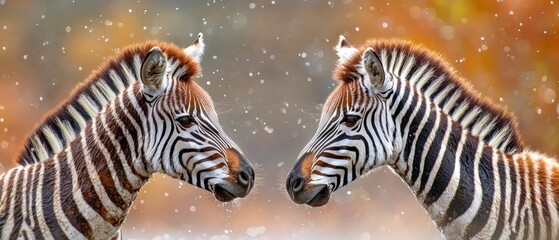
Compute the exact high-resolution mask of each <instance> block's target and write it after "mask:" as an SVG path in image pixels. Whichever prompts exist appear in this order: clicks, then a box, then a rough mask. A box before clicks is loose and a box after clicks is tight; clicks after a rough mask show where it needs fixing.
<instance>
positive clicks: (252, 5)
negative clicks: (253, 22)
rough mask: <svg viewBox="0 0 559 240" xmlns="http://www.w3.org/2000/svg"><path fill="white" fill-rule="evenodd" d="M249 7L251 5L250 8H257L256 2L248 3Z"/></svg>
mask: <svg viewBox="0 0 559 240" xmlns="http://www.w3.org/2000/svg"><path fill="white" fill-rule="evenodd" d="M248 7H249V8H250V9H254V8H256V3H250V4H249V5H248Z"/></svg>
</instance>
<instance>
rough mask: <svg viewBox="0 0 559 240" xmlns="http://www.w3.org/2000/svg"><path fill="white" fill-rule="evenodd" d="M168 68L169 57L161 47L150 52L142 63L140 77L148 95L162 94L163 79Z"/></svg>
mask: <svg viewBox="0 0 559 240" xmlns="http://www.w3.org/2000/svg"><path fill="white" fill-rule="evenodd" d="M166 68H167V57H166V56H165V54H164V53H163V52H162V51H161V49H160V48H159V47H153V48H152V49H151V50H149V52H148V54H147V56H146V57H145V58H144V61H143V62H142V67H141V69H140V74H141V75H140V76H141V78H142V83H143V84H144V91H146V92H147V93H148V94H156V93H158V92H160V90H161V89H162V86H163V77H164V76H165V70H166Z"/></svg>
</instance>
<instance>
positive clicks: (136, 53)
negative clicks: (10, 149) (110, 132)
mask: <svg viewBox="0 0 559 240" xmlns="http://www.w3.org/2000/svg"><path fill="white" fill-rule="evenodd" d="M195 43H196V42H195ZM154 46H158V47H160V48H161V49H162V50H163V52H165V53H166V54H167V56H168V58H169V59H177V60H180V59H182V58H183V57H180V56H182V55H184V53H183V52H182V49H180V48H177V47H176V46H174V45H172V44H168V43H164V42H157V41H149V42H146V43H143V44H136V45H132V46H130V47H127V48H124V49H123V50H122V51H120V52H119V53H118V54H117V55H116V56H114V57H112V58H110V59H109V60H108V61H106V63H105V64H104V65H103V66H101V67H100V68H99V69H98V70H96V71H94V72H93V73H92V74H91V75H90V76H89V77H88V78H87V79H86V80H85V81H83V82H82V83H81V84H79V85H78V86H77V87H76V88H75V89H74V90H73V91H72V93H71V94H70V95H69V97H68V98H67V99H66V100H65V101H63V102H62V103H61V104H60V105H58V107H56V108H55V109H53V110H51V111H50V112H49V113H47V114H45V115H44V117H43V120H42V121H40V123H39V124H37V125H36V126H35V129H34V130H33V131H32V132H31V133H30V134H29V135H28V136H27V138H26V140H24V143H23V147H22V148H21V150H20V151H19V153H18V154H17V157H16V162H17V163H18V164H20V165H27V164H32V163H36V162H40V161H43V160H46V159H49V158H50V157H52V156H54V155H55V154H57V153H59V152H61V151H62V150H63V149H65V148H66V146H67V144H68V143H70V142H71V141H72V140H73V139H75V137H76V136H77V135H78V134H79V133H80V132H81V131H82V130H84V129H85V127H86V126H87V124H88V122H89V121H91V120H92V119H93V118H95V117H96V116H97V115H98V114H99V112H100V111H101V110H102V109H103V108H104V106H105V105H106V104H107V103H109V102H110V101H111V100H112V99H113V98H115V97H116V96H117V95H118V94H119V93H121V92H122V91H123V90H124V89H126V88H127V87H128V86H130V85H131V84H133V83H134V82H136V81H137V80H139V79H140V67H141V64H142V59H143V58H144V57H145V56H146V54H147V53H148V51H149V50H150V49H151V48H152V47H154ZM187 66H189V67H191V68H193V69H188V71H186V73H185V75H184V76H183V78H189V77H190V76H192V75H195V74H198V73H199V71H200V69H199V68H200V67H199V65H197V64H191V63H189V64H187Z"/></svg>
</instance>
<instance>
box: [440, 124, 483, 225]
mask: <svg viewBox="0 0 559 240" xmlns="http://www.w3.org/2000/svg"><path fill="white" fill-rule="evenodd" d="M467 138H468V139H466V142H465V143H464V146H463V150H462V155H460V180H459V182H458V189H456V193H455V195H454V198H453V199H452V201H451V202H450V204H449V206H448V209H447V210H446V213H445V216H444V218H443V219H442V221H441V222H440V223H439V227H440V228H444V227H446V225H448V224H449V223H451V222H452V221H454V219H456V218H458V217H459V216H461V215H462V214H464V213H465V212H466V211H467V210H468V208H470V205H472V201H473V200H474V191H475V182H474V161H475V155H476V148H477V145H478V144H479V142H478V140H477V138H474V137H472V136H471V135H467Z"/></svg>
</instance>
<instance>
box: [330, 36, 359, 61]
mask: <svg viewBox="0 0 559 240" xmlns="http://www.w3.org/2000/svg"><path fill="white" fill-rule="evenodd" d="M334 49H335V50H336V52H337V53H338V57H339V60H338V61H339V62H340V63H342V62H345V61H346V60H347V59H349V58H350V57H352V56H353V54H355V53H356V52H357V49H356V48H354V47H353V46H351V44H349V42H347V40H346V39H345V37H344V36H343V35H340V39H339V40H338V44H336V47H335V48H334Z"/></svg>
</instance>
